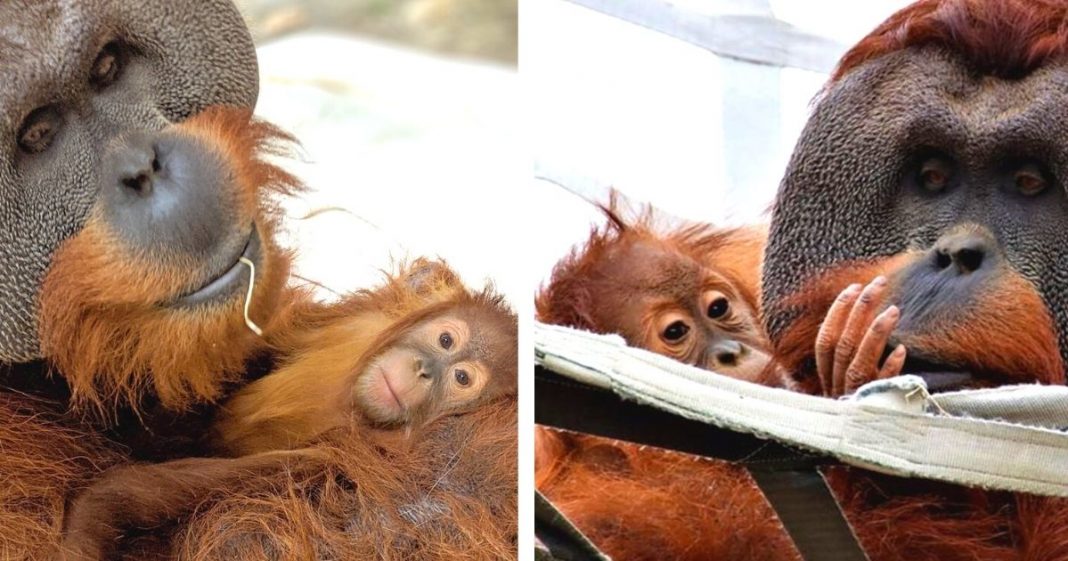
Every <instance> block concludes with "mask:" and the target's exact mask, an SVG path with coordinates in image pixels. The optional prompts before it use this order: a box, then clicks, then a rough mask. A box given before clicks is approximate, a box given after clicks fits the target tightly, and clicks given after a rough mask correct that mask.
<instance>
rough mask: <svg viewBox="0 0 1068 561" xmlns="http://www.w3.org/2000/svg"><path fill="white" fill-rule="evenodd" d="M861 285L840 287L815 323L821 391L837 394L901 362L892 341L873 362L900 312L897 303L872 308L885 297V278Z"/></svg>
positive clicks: (901, 352)
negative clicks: (889, 350) (824, 314)
mask: <svg viewBox="0 0 1068 561" xmlns="http://www.w3.org/2000/svg"><path fill="white" fill-rule="evenodd" d="M863 288H864V289H863V291H862V290H861V285H859V284H853V285H850V286H849V287H847V288H846V289H845V290H843V291H842V292H841V294H839V295H838V298H837V299H836V300H835V301H834V304H832V305H831V309H830V310H828V312H827V317H826V318H824V320H823V325H821V326H820V332H819V335H818V336H817V337H816V371H817V372H818V374H819V379H820V384H821V385H822V387H823V395H826V396H831V397H838V396H841V395H845V394H848V393H852V392H853V391H855V390H856V389H857V388H858V387H860V386H862V385H863V384H865V383H867V382H870V381H872V380H881V379H883V378H890V377H893V376H897V375H898V374H900V373H901V367H902V366H904V364H905V346H904V345H898V346H897V348H895V349H894V351H893V352H892V353H890V356H888V357H887V358H886V362H884V363H883V365H882V368H880V367H879V359H880V358H881V357H882V355H883V350H884V349H885V348H886V344H887V341H888V339H889V338H890V333H891V332H892V331H893V330H894V328H895V327H896V326H897V321H898V319H899V318H900V317H901V311H900V310H899V309H898V308H897V306H890V307H888V308H886V309H885V310H883V311H882V313H879V314H876V311H877V310H878V309H879V307H880V306H881V305H882V303H883V300H884V299H885V297H886V290H887V282H886V278H885V277H882V276H879V277H876V278H875V279H874V280H872V281H871V283H870V284H868V286H866V287H863Z"/></svg>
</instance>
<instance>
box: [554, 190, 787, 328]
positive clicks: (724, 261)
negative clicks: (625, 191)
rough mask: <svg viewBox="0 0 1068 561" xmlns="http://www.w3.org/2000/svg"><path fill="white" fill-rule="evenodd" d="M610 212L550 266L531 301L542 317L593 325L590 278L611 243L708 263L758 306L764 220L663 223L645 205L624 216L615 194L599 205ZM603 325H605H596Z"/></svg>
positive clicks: (579, 325)
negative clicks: (725, 224)
mask: <svg viewBox="0 0 1068 561" xmlns="http://www.w3.org/2000/svg"><path fill="white" fill-rule="evenodd" d="M602 210H603V212H604V213H605V215H606V217H607V218H608V222H607V224H606V225H605V226H603V227H595V228H593V230H591V231H590V237H589V239H588V240H587V241H586V243H585V244H584V245H583V246H582V247H580V248H576V249H574V250H573V251H572V252H571V254H570V255H568V256H567V257H565V258H564V259H562V260H561V261H560V262H559V263H557V265H556V266H555V267H554V268H553V272H552V276H551V278H550V280H549V284H548V285H547V286H545V287H543V288H542V289H541V290H540V291H539V294H538V297H537V300H536V302H535V307H536V310H537V315H538V318H539V320H540V321H543V322H545V323H552V324H556V325H567V326H571V327H576V328H580V329H589V330H594V331H597V330H599V327H598V325H597V323H598V322H597V321H596V320H595V319H594V317H593V311H592V306H593V303H594V302H595V301H596V299H597V298H598V293H597V292H596V291H595V287H593V286H591V285H592V284H594V282H593V279H596V278H598V276H599V273H598V272H597V271H598V269H599V268H600V267H601V266H602V265H603V264H604V263H606V262H607V261H609V259H608V258H607V256H608V254H609V253H610V252H611V251H612V250H613V249H615V248H620V247H626V246H628V245H631V244H635V243H640V242H649V243H652V244H655V245H657V246H660V247H662V248H663V249H664V251H668V252H678V253H679V254H681V255H683V256H685V257H687V258H689V259H692V260H694V261H696V262H697V263H702V264H708V265H709V266H710V267H711V268H713V269H714V270H715V271H716V272H717V273H718V274H720V275H722V276H723V277H726V279H727V281H728V282H730V284H731V285H733V286H734V287H735V288H736V289H737V290H738V291H739V292H740V296H741V297H742V299H743V300H744V301H745V302H746V304H748V305H749V307H750V308H751V309H753V310H758V309H759V300H760V292H759V289H758V287H759V286H760V267H761V261H762V257H763V253H764V243H765V241H766V240H767V226H765V225H755V226H746V227H740V228H717V227H715V226H713V225H711V224H702V223H687V224H682V225H676V226H673V227H665V226H661V225H659V224H658V223H657V216H656V214H655V212H654V210H653V209H652V207H646V208H645V209H644V210H643V211H642V212H641V213H640V214H639V215H638V216H637V217H635V218H634V219H632V220H627V219H624V218H623V216H622V214H623V209H622V208H621V205H620V203H619V202H618V200H617V198H616V196H615V195H613V198H612V199H611V201H610V203H609V204H608V205H607V206H605V207H602ZM600 329H603V328H600Z"/></svg>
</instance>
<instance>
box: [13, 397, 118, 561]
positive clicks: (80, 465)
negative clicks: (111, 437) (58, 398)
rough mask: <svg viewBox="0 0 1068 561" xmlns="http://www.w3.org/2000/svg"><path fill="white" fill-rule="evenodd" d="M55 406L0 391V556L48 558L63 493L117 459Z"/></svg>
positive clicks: (115, 451)
mask: <svg viewBox="0 0 1068 561" xmlns="http://www.w3.org/2000/svg"><path fill="white" fill-rule="evenodd" d="M59 409H60V408H59V407H56V406H55V405H54V404H48V403H44V402H40V401H37V400H35V399H33V398H29V397H23V396H17V395H12V394H8V393H0V474H2V475H0V522H2V525H3V530H2V531H0V558H3V559H33V560H36V559H50V558H52V556H53V555H54V554H55V551H56V549H55V548H56V544H57V543H58V540H59V533H60V529H61V528H62V523H63V518H62V517H63V510H64V504H65V501H66V499H67V495H68V494H69V493H71V492H73V491H75V490H77V489H78V488H80V487H82V486H85V485H87V484H88V483H89V481H90V480H92V479H93V478H94V477H95V476H96V475H97V474H99V473H100V472H101V471H103V470H105V469H107V468H108V467H110V466H112V465H114V464H116V463H118V462H120V461H122V459H123V457H122V454H121V453H120V451H119V450H118V448H117V447H114V446H111V445H109V444H108V443H106V442H105V441H104V439H102V438H100V437H98V436H96V435H94V434H92V432H91V431H90V430H89V429H88V428H87V427H84V426H81V425H79V424H77V423H73V422H70V421H69V420H66V419H63V418H62V415H61V413H60V411H59Z"/></svg>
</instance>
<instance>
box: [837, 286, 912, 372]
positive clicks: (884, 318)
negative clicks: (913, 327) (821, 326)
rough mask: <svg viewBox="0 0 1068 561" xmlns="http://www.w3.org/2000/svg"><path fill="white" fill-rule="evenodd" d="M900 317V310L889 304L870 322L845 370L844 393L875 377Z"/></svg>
mask: <svg viewBox="0 0 1068 561" xmlns="http://www.w3.org/2000/svg"><path fill="white" fill-rule="evenodd" d="M900 317H901V311H900V310H898V308H897V306H890V307H889V308H887V309H885V310H883V312H882V313H881V314H879V315H878V316H877V317H876V318H875V321H873V322H872V323H871V326H870V327H869V328H868V331H867V333H865V334H864V339H863V340H862V341H861V342H860V346H859V347H858V348H857V353H856V355H855V356H854V357H853V362H852V363H850V365H849V369H848V370H847V371H846V379H845V380H844V382H843V384H842V385H843V388H844V391H845V392H846V393H853V392H854V391H856V389H857V388H858V387H860V386H862V385H864V384H865V383H867V382H870V381H872V380H874V379H876V376H877V375H878V373H879V361H880V360H881V359H882V356H883V350H885V349H886V344H887V341H889V339H890V333H891V332H893V330H894V328H895V327H897V320H898V318H900Z"/></svg>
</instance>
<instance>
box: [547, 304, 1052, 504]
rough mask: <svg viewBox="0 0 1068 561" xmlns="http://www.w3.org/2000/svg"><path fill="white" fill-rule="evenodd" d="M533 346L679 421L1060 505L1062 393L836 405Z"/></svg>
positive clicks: (584, 344) (901, 390)
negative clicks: (1052, 499)
mask: <svg viewBox="0 0 1068 561" xmlns="http://www.w3.org/2000/svg"><path fill="white" fill-rule="evenodd" d="M534 347H535V360H536V362H537V363H538V364H540V365H542V366H545V367H546V368H548V369H550V370H552V371H554V372H557V373H559V374H561V375H563V376H566V377H569V378H572V379H574V380H576V381H579V382H582V383H585V384H588V385H591V386H596V387H601V388H606V389H610V390H612V391H613V392H615V393H616V394H617V395H619V396H620V397H622V398H623V399H628V400H633V401H636V402H639V403H643V404H647V405H651V406H654V407H657V408H660V409H663V410H665V411H668V412H671V413H673V414H675V415H679V416H681V417H685V418H687V419H692V420H697V421H701V422H704V423H709V424H712V425H715V426H718V427H721V428H727V429H731V430H734V431H738V432H743V433H749V434H754V435H757V436H760V437H763V438H770V439H774V440H777V441H780V442H783V443H786V444H791V445H794V446H797V447H801V448H804V449H808V450H813V451H816V452H819V453H822V454H825V455H828V456H833V457H836V458H838V459H839V460H841V461H843V462H845V463H848V464H852V465H856V466H861V467H864V468H868V469H872V470H875V471H880V472H884V473H889V474H893V475H899V476H903V477H922V478H927V479H936V480H942V481H948V482H952V483H958V484H961V485H967V486H970V487H981V488H985V489H1001V490H1008V491H1021V492H1027V493H1035V494H1039V495H1052V496H1063V497H1068V433H1066V432H1064V431H1063V430H1062V429H1064V428H1068V387H1065V386H1040V385H1017V386H1003V387H999V388H994V389H983V390H967V391H959V392H947V393H939V394H937V395H934V396H932V395H931V394H929V393H928V392H927V387H926V385H925V384H924V381H923V380H922V379H921V378H919V377H917V376H899V377H897V378H892V379H888V380H881V381H877V382H872V383H870V384H867V385H865V386H863V387H862V388H860V390H859V391H857V392H856V393H855V394H854V395H852V396H849V397H845V398H842V399H837V400H836V399H828V398H824V397H818V396H811V395H805V394H801V393H797V392H792V391H788V390H783V389H777V388H769V387H765V386H761V385H757V384H752V383H749V382H743V381H741V380H736V379H733V378H728V377H726V376H723V375H720V374H715V373H712V372H709V371H707V370H701V369H698V368H694V367H691V366H688V365H685V364H681V363H679V362H676V361H674V360H671V359H669V358H667V357H664V356H660V355H657V354H654V353H651V352H648V351H645V350H642V349H636V348H631V347H628V346H627V345H626V343H624V341H623V339H622V338H620V337H618V336H605V335H596V334H592V333H586V332H583V331H577V330H574V329H569V328H564V327H558V326H552V325H546V324H541V323H536V324H535V327H534Z"/></svg>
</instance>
